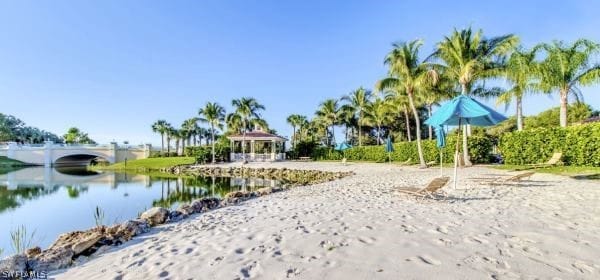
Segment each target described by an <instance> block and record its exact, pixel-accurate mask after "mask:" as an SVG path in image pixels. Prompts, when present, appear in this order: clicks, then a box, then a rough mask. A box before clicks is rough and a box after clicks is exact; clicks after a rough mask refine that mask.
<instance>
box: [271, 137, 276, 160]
mask: <svg viewBox="0 0 600 280" xmlns="http://www.w3.org/2000/svg"><path fill="white" fill-rule="evenodd" d="M276 149H277V142H275V140H271V160H275V150H276Z"/></svg>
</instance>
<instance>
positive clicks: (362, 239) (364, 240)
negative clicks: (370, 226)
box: [358, 236, 377, 245]
mask: <svg viewBox="0 0 600 280" xmlns="http://www.w3.org/2000/svg"><path fill="white" fill-rule="evenodd" d="M358 241H360V242H362V243H365V244H369V245H370V244H373V243H375V241H377V239H375V238H373V237H364V236H363V237H359V238H358Z"/></svg>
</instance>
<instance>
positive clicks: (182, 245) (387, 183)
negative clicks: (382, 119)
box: [52, 162, 600, 280]
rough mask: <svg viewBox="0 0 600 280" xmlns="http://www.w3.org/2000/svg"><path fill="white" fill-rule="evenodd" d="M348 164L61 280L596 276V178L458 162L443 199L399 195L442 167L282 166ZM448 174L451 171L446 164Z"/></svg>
mask: <svg viewBox="0 0 600 280" xmlns="http://www.w3.org/2000/svg"><path fill="white" fill-rule="evenodd" d="M249 166H250V167H286V168H288V169H321V170H328V171H354V172H355V175H352V176H348V177H345V178H343V179H340V180H337V181H332V182H327V183H322V184H317V185H313V186H305V187H297V188H293V189H291V190H288V191H285V192H280V193H274V194H272V195H268V196H264V197H260V198H257V199H253V200H249V201H246V202H243V203H242V204H240V205H238V206H231V207H226V208H221V209H217V210H215V211H211V212H208V213H203V214H199V215H195V216H192V217H190V218H188V219H186V220H184V221H181V222H178V223H172V224H166V225H163V226H159V227H157V228H153V229H152V230H151V231H150V232H149V233H146V234H143V235H141V236H138V237H136V238H135V239H134V240H132V241H130V242H128V243H126V244H125V245H123V246H120V247H115V248H114V249H111V250H110V251H108V252H106V253H104V254H101V255H100V256H98V257H94V258H92V259H90V260H88V261H86V262H84V263H83V264H80V265H78V266H75V267H72V268H70V269H67V270H64V271H61V272H59V273H55V274H53V275H52V276H53V277H56V279H87V280H91V279H246V278H252V279H285V278H295V279H600V184H599V183H598V181H586V180H575V179H571V178H568V177H561V176H554V175H547V174H535V175H534V176H533V177H531V180H530V181H526V182H525V183H523V184H521V185H519V186H517V185H505V186H495V187H492V186H490V185H488V184H487V183H484V182H485V181H487V180H488V179H486V178H504V177H506V176H507V175H512V174H515V173H509V172H505V171H500V170H495V169H491V168H486V167H472V168H467V169H461V170H459V176H460V180H459V189H458V190H453V189H452V184H451V183H450V184H449V185H448V186H447V187H446V188H445V190H446V191H447V192H448V195H449V197H450V198H449V199H447V200H441V201H431V200H426V201H423V202H420V201H416V200H415V199H411V198H409V197H406V196H404V195H401V194H399V193H397V192H395V191H394V188H396V187H402V186H416V187H419V186H423V185H425V184H426V183H427V182H429V181H430V180H431V179H433V178H434V177H436V176H439V173H440V170H439V168H429V169H424V170H422V169H417V168H415V167H401V166H395V165H388V164H363V163H360V164H359V163H350V164H348V165H342V164H340V163H313V162H306V163H300V162H281V163H252V164H250V165H249ZM444 173H445V175H451V170H450V169H445V170H444Z"/></svg>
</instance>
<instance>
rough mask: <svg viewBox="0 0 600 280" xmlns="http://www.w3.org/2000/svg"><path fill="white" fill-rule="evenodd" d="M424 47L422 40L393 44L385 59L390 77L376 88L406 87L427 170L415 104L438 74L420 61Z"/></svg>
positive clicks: (423, 164) (422, 163) (424, 165)
mask: <svg viewBox="0 0 600 280" xmlns="http://www.w3.org/2000/svg"><path fill="white" fill-rule="evenodd" d="M422 45H423V41H421V40H415V41H411V42H408V43H395V44H393V49H392V51H391V52H390V53H389V54H388V55H387V56H386V58H385V64H386V65H388V66H389V71H388V75H389V77H387V78H384V79H383V80H380V81H378V82H377V85H376V87H377V88H378V89H379V90H385V89H389V88H392V89H393V88H395V87H398V86H402V87H404V93H406V96H407V97H408V104H409V105H410V109H411V111H412V113H413V116H414V118H415V129H416V132H417V134H416V136H417V150H418V153H419V162H420V166H421V168H426V167H427V165H426V164H425V158H424V156H423V148H422V147H421V121H420V119H419V113H418V112H417V104H415V99H416V98H415V95H416V94H419V93H423V92H426V90H427V88H428V87H429V86H430V85H432V84H434V83H435V82H436V80H437V74H436V72H435V71H433V70H431V69H430V66H429V65H428V64H427V63H424V62H422V61H421V60H420V59H419V48H420V47H421V46H422Z"/></svg>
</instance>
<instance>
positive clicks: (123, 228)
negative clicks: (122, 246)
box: [115, 219, 150, 240]
mask: <svg viewBox="0 0 600 280" xmlns="http://www.w3.org/2000/svg"><path fill="white" fill-rule="evenodd" d="M149 230H150V224H149V223H148V221H146V220H142V219H136V220H129V221H126V222H124V223H122V224H120V225H119V226H118V231H117V232H116V233H115V235H116V236H119V237H121V238H123V239H124V240H129V239H131V238H132V237H134V236H136V235H140V234H142V233H145V232H148V231H149Z"/></svg>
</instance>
